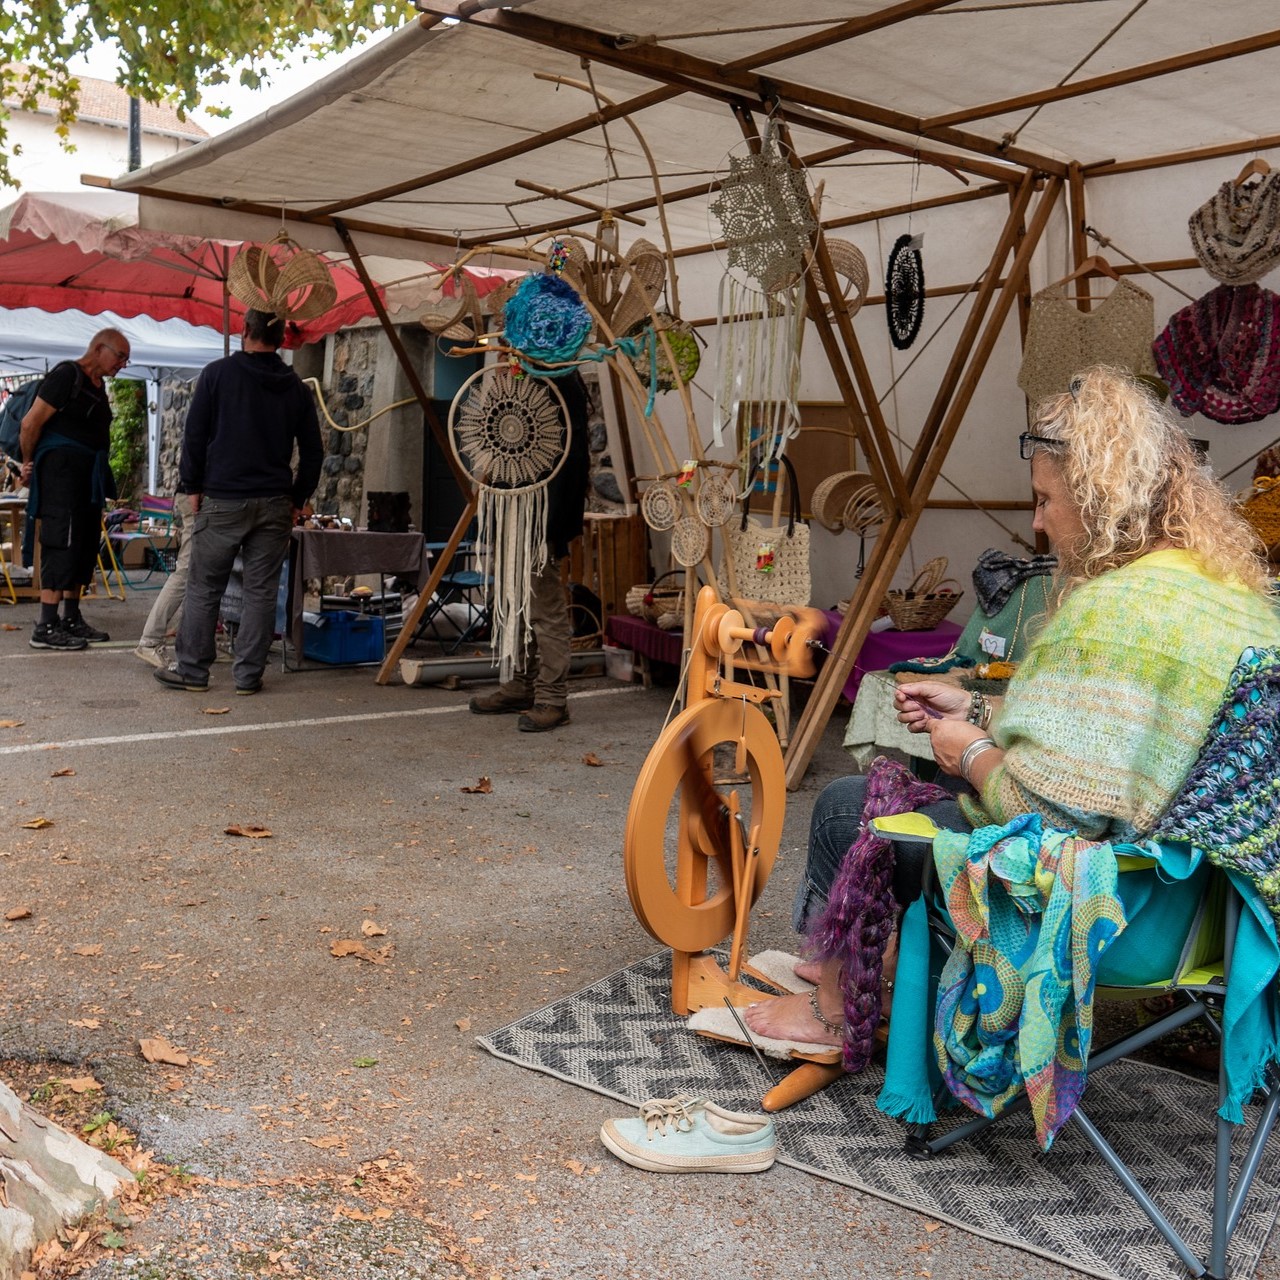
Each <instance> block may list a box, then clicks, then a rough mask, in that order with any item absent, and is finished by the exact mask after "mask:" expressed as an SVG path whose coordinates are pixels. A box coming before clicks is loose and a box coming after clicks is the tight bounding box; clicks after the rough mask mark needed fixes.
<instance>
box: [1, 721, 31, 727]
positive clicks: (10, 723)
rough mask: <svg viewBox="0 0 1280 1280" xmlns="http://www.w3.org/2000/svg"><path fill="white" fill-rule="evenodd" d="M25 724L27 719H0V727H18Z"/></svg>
mask: <svg viewBox="0 0 1280 1280" xmlns="http://www.w3.org/2000/svg"><path fill="white" fill-rule="evenodd" d="M24 724H26V721H25V720H0V729H18V728H20V727H21V726H22V725H24Z"/></svg>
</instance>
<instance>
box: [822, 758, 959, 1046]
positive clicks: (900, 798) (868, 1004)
mask: <svg viewBox="0 0 1280 1280" xmlns="http://www.w3.org/2000/svg"><path fill="white" fill-rule="evenodd" d="M950 798H951V797H950V794H949V793H948V792H946V791H944V790H943V789H942V788H941V787H939V786H935V785H934V784H933V783H932V782H921V781H920V780H919V779H918V778H916V777H914V776H913V775H912V774H911V772H910V770H908V769H907V768H906V767H905V766H904V765H901V764H897V763H895V762H894V761H892V760H888V759H886V758H885V757H884V756H877V757H876V758H875V759H874V760H873V761H872V762H871V768H870V769H868V770H867V798H866V803H865V804H864V805H863V809H862V825H861V828H860V830H859V832H858V838H857V839H856V840H855V841H854V842H853V844H852V845H850V846H849V852H848V853H847V854H845V856H844V861H843V862H842V863H841V864H840V870H839V871H838V872H837V873H836V878H835V880H834V882H833V883H832V885H831V889H830V891H829V893H828V895H827V905H826V908H825V909H824V910H823V912H822V915H821V916H819V917H818V919H817V921H816V922H815V924H814V926H813V928H812V930H811V931H810V933H809V939H808V950H809V951H810V952H811V953H812V955H813V957H814V959H816V960H819V961H821V960H839V961H840V987H841V991H842V993H843V995H844V1054H843V1058H844V1068H845V1070H846V1071H861V1070H862V1068H863V1067H865V1066H866V1065H867V1063H868V1062H870V1061H871V1053H872V1050H873V1049H874V1048H875V1036H876V1028H877V1027H878V1026H879V1025H880V1005H881V997H880V982H881V978H882V976H883V974H884V949H885V945H886V944H887V943H888V941H889V935H890V934H891V933H892V932H893V917H894V912H895V903H894V899H893V888H892V885H893V866H894V854H893V845H892V844H890V843H889V841H888V840H885V839H883V838H882V837H880V836H878V835H876V834H875V833H874V832H873V831H872V830H871V828H870V826H869V823H870V821H871V819H872V818H885V817H889V816H891V815H893V814H897V813H910V812H911V810H912V809H918V808H920V806H921V805H926V804H935V803H936V802H937V801H939V800H948V799H950Z"/></svg>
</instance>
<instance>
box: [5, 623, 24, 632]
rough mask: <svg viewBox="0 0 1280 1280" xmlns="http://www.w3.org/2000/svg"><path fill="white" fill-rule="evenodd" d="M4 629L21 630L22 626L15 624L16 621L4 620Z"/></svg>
mask: <svg viewBox="0 0 1280 1280" xmlns="http://www.w3.org/2000/svg"><path fill="white" fill-rule="evenodd" d="M4 630H6V631H21V630H22V628H21V627H20V626H18V624H17V623H16V622H6V623H5V624H4Z"/></svg>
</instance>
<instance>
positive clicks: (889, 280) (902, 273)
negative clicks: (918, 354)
mask: <svg viewBox="0 0 1280 1280" xmlns="http://www.w3.org/2000/svg"><path fill="white" fill-rule="evenodd" d="M911 244H912V237H911V236H906V235H903V236H899V237H898V239H897V241H896V242H895V243H894V246H893V249H892V251H891V252H890V254H889V268H888V270H887V271H886V272H885V278H884V296H885V316H886V318H887V319H888V321H889V339H890V341H891V342H892V343H893V345H894V346H895V347H897V348H898V350H899V351H905V350H906V349H907V348H908V347H909V346H910V345H911V344H912V343H913V342H914V341H915V340H916V336H917V335H918V334H919V332H920V326H921V325H922V324H923V323H924V259H923V258H922V257H921V255H920V250H919V249H913V248H912V247H911Z"/></svg>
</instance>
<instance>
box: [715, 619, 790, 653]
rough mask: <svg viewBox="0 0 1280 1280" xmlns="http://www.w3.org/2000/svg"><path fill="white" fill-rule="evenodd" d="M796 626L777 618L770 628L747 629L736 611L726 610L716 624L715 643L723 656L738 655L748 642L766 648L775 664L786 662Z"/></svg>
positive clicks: (786, 620)
mask: <svg viewBox="0 0 1280 1280" xmlns="http://www.w3.org/2000/svg"><path fill="white" fill-rule="evenodd" d="M795 629H796V624H795V622H794V621H792V619H790V618H779V619H778V620H777V622H775V623H774V624H773V626H771V627H748V626H746V625H745V622H744V620H743V617H742V614H740V613H739V612H738V611H737V610H736V609H726V610H725V612H724V615H723V616H722V617H721V618H720V621H719V622H718V623H717V624H716V642H717V644H718V645H719V647H720V652H721V653H724V654H734V653H738V652H739V651H740V650H741V649H742V646H743V645H744V644H746V642H747V641H748V640H749V641H751V643H752V644H757V645H762V646H767V647H768V650H769V652H770V654H772V656H773V659H774V661H775V662H786V660H787V657H788V653H787V650H788V648H789V647H790V644H791V637H792V634H793V633H794V631H795Z"/></svg>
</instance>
